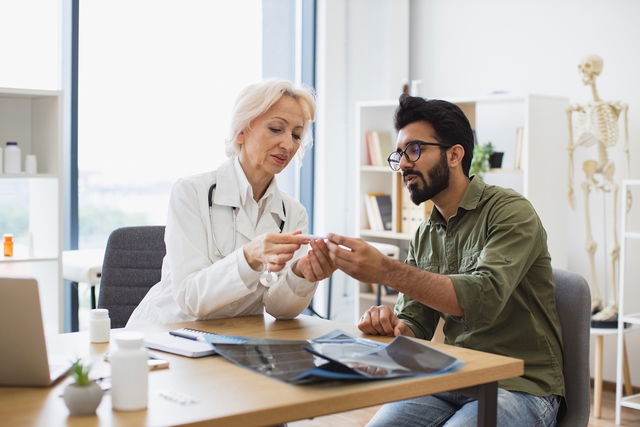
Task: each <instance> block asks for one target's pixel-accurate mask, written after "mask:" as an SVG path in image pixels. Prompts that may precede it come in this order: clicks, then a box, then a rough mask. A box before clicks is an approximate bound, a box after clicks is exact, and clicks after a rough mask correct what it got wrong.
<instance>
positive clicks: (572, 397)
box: [553, 269, 591, 427]
mask: <svg viewBox="0 0 640 427" xmlns="http://www.w3.org/2000/svg"><path fill="white" fill-rule="evenodd" d="M553 276H554V278H555V281H556V305H557V308H558V316H559V317H560V327H561V329H562V342H563V348H564V383H565V394H566V395H565V400H566V403H567V407H566V412H565V413H564V414H563V415H562V414H561V415H560V416H559V417H558V426H572V427H573V426H586V425H587V424H588V422H589V409H590V399H591V397H590V389H591V385H590V383H589V348H590V347H589V328H590V326H591V293H590V291H589V285H588V283H587V281H586V280H585V279H584V278H583V277H582V276H580V275H578V274H575V273H571V272H569V271H564V270H558V269H554V270H553Z"/></svg>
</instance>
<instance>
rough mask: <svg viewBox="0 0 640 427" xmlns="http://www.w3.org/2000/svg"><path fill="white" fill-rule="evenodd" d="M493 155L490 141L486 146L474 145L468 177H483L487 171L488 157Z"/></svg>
mask: <svg viewBox="0 0 640 427" xmlns="http://www.w3.org/2000/svg"><path fill="white" fill-rule="evenodd" d="M491 153H493V144H492V143H491V141H489V142H487V143H486V144H476V145H475V146H474V147H473V159H471V168H470V169H469V175H479V176H481V177H482V176H484V174H485V172H487V171H488V170H489V157H490V156H491Z"/></svg>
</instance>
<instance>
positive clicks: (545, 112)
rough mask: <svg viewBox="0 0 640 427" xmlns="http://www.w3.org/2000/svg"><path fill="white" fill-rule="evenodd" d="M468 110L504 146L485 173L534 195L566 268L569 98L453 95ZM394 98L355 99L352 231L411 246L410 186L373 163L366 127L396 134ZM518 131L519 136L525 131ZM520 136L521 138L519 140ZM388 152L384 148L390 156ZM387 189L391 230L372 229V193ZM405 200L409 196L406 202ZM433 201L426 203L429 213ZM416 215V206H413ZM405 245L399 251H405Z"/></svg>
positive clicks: (479, 128)
mask: <svg viewBox="0 0 640 427" xmlns="http://www.w3.org/2000/svg"><path fill="white" fill-rule="evenodd" d="M448 101H450V102H453V103H455V104H457V105H458V106H459V107H460V108H461V109H462V110H463V111H464V113H465V115H466V116H467V118H468V119H469V122H470V123H471V127H472V128H473V129H474V131H475V134H476V138H477V141H478V143H481V144H484V143H486V142H489V141H490V142H491V143H492V144H493V146H494V149H495V151H501V152H504V157H503V161H502V168H501V169H492V170H491V171H489V172H487V173H486V174H485V176H484V180H485V182H487V183H488V184H495V185H500V186H503V187H509V188H513V189H515V190H517V191H518V192H520V193H521V194H523V195H524V196H525V197H527V199H529V200H530V201H531V203H532V204H533V206H534V208H535V209H536V211H537V212H538V215H539V216H540V218H541V220H542V223H543V225H544V227H545V229H546V231H547V235H548V244H549V251H550V253H551V257H552V263H553V265H554V267H557V268H566V267H567V238H566V214H565V209H564V207H565V206H567V203H568V202H567V180H568V172H567V165H568V160H567V151H566V146H567V141H568V139H567V138H568V133H567V121H566V113H565V109H566V108H567V107H568V105H569V101H568V99H566V98H560V97H554V96H543V95H525V96H511V95H495V96H488V97H482V98H468V99H465V98H463V99H449V100H448ZM397 105H398V103H397V101H396V100H385V101H367V102H360V103H358V104H357V105H356V132H355V138H356V141H355V144H356V147H358V149H357V150H356V153H357V155H356V156H355V157H356V158H355V162H354V167H355V170H356V171H358V172H357V173H356V174H355V175H356V176H355V188H356V194H354V197H353V198H352V200H353V203H355V210H354V212H356V215H355V218H354V224H353V228H352V229H353V230H354V232H355V233H357V234H359V235H360V236H361V237H362V238H365V239H367V240H375V241H380V242H386V243H393V244H397V245H398V246H400V247H401V248H405V249H406V247H407V246H408V241H409V240H410V239H411V237H412V235H413V233H412V232H411V230H410V232H407V230H403V226H402V224H403V218H402V217H403V207H402V205H403V195H404V194H406V189H405V188H404V185H403V183H402V179H401V176H400V174H398V173H395V172H392V171H391V170H390V169H389V168H388V166H386V165H385V166H371V165H369V163H370V160H369V155H368V151H367V141H366V139H367V138H366V137H367V132H368V131H387V132H390V133H391V135H392V136H393V138H394V139H395V137H396V132H395V130H394V127H393V114H394V111H395V109H396V106H397ZM518 135H521V137H520V138H519V137H518ZM518 140H519V141H518ZM388 154H389V153H382V156H383V157H384V159H386V157H387V155H388ZM370 193H385V194H390V195H391V200H392V224H393V225H392V230H390V231H373V230H372V229H371V227H370V226H369V221H368V217H367V211H366V202H365V200H366V195H367V194H370ZM405 205H406V202H405ZM429 212H430V207H429V206H427V207H426V208H425V209H423V211H422V213H423V215H424V216H426V215H428V214H429ZM414 214H415V213H414ZM403 255H404V252H401V258H402V257H403Z"/></svg>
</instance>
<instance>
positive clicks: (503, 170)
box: [487, 168, 524, 174]
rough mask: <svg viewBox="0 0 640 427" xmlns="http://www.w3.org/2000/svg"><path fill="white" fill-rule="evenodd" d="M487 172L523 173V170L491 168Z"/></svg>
mask: <svg viewBox="0 0 640 427" xmlns="http://www.w3.org/2000/svg"><path fill="white" fill-rule="evenodd" d="M487 173H512V174H523V173H524V171H523V170H522V169H508V168H491V169H489V171H488V172H487Z"/></svg>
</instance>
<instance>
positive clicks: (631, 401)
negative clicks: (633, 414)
mask: <svg viewBox="0 0 640 427" xmlns="http://www.w3.org/2000/svg"><path fill="white" fill-rule="evenodd" d="M620 406H625V407H627V408H633V409H640V393H638V394H632V395H630V396H625V397H623V398H622V399H620Z"/></svg>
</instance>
